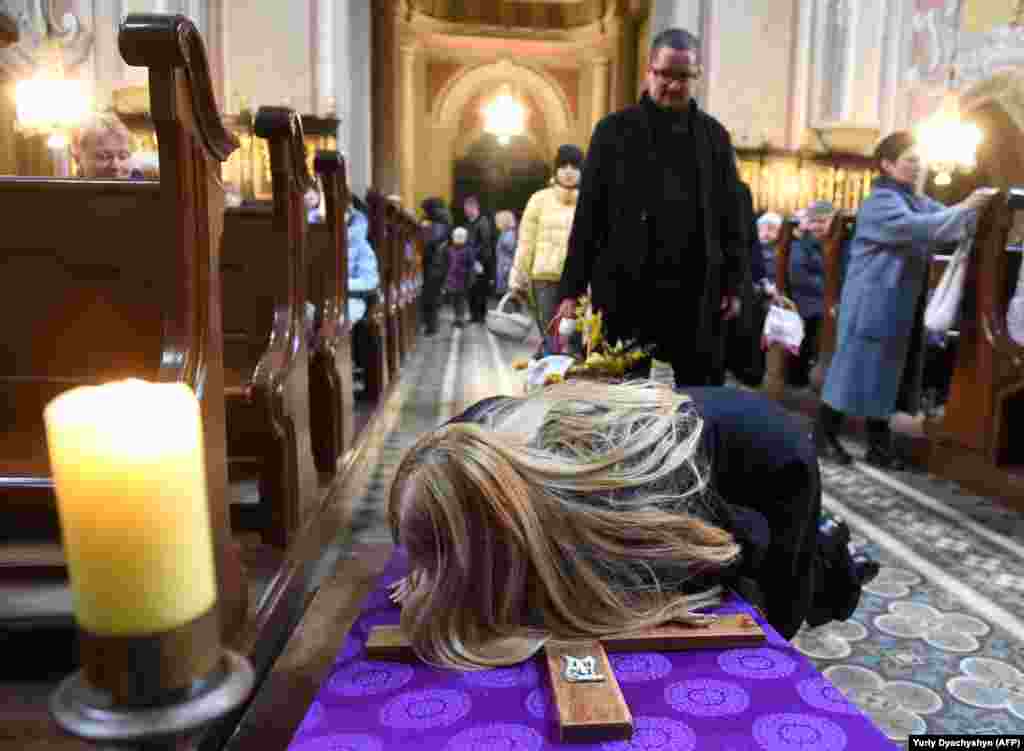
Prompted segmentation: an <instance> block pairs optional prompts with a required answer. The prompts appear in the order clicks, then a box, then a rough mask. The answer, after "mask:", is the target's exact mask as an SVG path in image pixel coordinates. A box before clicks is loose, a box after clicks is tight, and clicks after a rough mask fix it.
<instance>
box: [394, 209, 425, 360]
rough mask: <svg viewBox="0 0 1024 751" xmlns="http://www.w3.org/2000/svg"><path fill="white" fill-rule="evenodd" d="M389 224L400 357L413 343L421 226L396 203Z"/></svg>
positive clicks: (415, 328) (410, 349) (416, 322)
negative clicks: (396, 276)
mask: <svg viewBox="0 0 1024 751" xmlns="http://www.w3.org/2000/svg"><path fill="white" fill-rule="evenodd" d="M392 205H393V207H394V211H393V213H392V218H391V226H392V227H394V228H395V230H396V231H395V233H394V238H395V240H394V242H395V247H394V249H393V250H394V253H395V264H396V265H397V268H398V269H400V272H399V274H398V289H399V292H398V298H399V328H400V331H401V343H402V347H401V357H402V360H403V361H404V359H405V358H406V357H407V356H408V354H409V353H410V352H412V350H413V348H414V347H415V345H416V331H417V325H418V314H417V310H418V295H417V292H416V289H415V284H416V282H415V278H416V266H417V264H416V260H417V257H418V256H419V255H421V254H422V250H421V248H420V243H421V238H420V234H421V233H420V228H419V225H418V223H417V222H416V217H415V216H413V215H412V214H410V213H409V212H408V211H406V210H405V209H403V208H402V207H400V206H395V205H394V204H392Z"/></svg>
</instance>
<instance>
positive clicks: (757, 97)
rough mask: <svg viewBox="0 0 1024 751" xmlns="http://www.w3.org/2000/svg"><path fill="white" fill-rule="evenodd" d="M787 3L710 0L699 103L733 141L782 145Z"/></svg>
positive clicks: (789, 23) (789, 26)
mask: <svg viewBox="0 0 1024 751" xmlns="http://www.w3.org/2000/svg"><path fill="white" fill-rule="evenodd" d="M793 5H794V4H793V3H784V2H780V1H779V0H746V1H745V2H738V3H721V2H719V3H714V4H713V8H712V9H711V14H712V19H711V23H710V28H708V29H707V31H709V32H710V36H709V38H708V42H707V43H708V44H709V45H713V46H714V47H715V48H717V49H716V50H715V51H714V52H713V53H712V54H713V59H712V61H710V65H708V66H707V74H708V76H709V80H708V88H707V92H706V95H705V96H706V101H705V109H707V110H708V111H709V112H710V113H711V114H712V115H714V116H715V117H716V118H718V119H719V120H720V121H721V122H722V124H723V125H725V127H726V128H728V129H729V131H730V133H731V134H732V138H733V143H734V145H736V146H738V147H739V146H746V147H753V146H758V145H760V144H761V143H762V141H764V142H767V143H768V144H769V145H771V146H775V147H779V148H782V147H785V142H786V129H787V122H786V119H787V107H788V103H789V98H790V87H791V81H790V69H791V65H790V61H791V56H792V51H791V50H792V47H793V43H794V40H793V34H794V14H793V10H794V8H793Z"/></svg>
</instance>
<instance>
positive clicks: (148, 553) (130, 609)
mask: <svg viewBox="0 0 1024 751" xmlns="http://www.w3.org/2000/svg"><path fill="white" fill-rule="evenodd" d="M44 419H45V422H46V437H47V443H48V447H49V453H50V464H51V466H52V469H53V477H54V484H55V486H56V491H57V507H58V512H59V515H60V526H61V536H62V538H63V543H64V553H65V556H66V558H67V563H68V574H69V578H70V581H71V594H72V598H73V603H74V611H75V617H76V619H77V621H78V624H79V626H80V627H81V628H84V629H87V630H88V631H90V632H92V633H95V634H99V635H111V636H112V635H120V636H126V635H143V634H155V633H160V632H164V631H168V630H170V629H173V628H176V627H178V626H181V625H183V624H185V623H188V622H189V621H191V620H193V619H194V618H196V617H198V616H200V615H202V614H203V613H205V612H206V611H208V610H209V609H210V608H211V607H212V606H213V604H214V602H215V601H216V596H217V589H216V577H215V575H214V555H213V536H212V534H211V529H210V513H209V508H208V505H207V496H206V474H205V467H204V464H203V443H202V422H201V418H200V411H199V401H198V399H196V396H195V394H194V393H193V392H192V390H191V389H190V388H189V387H188V386H186V385H185V384H180V383H162V384H155V383H146V382H144V381H139V380H128V381H121V382H117V383H109V384H105V385H102V386H85V387H81V388H75V389H72V390H70V391H67V392H65V393H63V394H61V395H60V396H58V397H57V398H56V399H54V400H53V401H51V402H50V403H49V404H48V405H47V407H46V409H45V411H44Z"/></svg>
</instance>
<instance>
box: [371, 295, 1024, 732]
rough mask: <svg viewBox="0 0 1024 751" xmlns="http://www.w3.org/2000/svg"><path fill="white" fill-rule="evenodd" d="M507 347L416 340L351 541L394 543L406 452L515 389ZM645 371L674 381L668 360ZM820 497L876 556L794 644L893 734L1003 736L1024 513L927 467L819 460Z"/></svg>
mask: <svg viewBox="0 0 1024 751" xmlns="http://www.w3.org/2000/svg"><path fill="white" fill-rule="evenodd" d="M536 344H537V339H536V334H534V335H533V336H532V337H531V338H529V339H527V341H525V342H522V343H515V342H509V341H507V340H503V339H499V338H496V337H494V336H493V335H492V334H490V333H489V332H488V331H487V330H486V328H484V327H483V326H479V325H467V326H466V327H465V328H462V329H458V328H453V327H452V325H451V318H450V315H449V316H445V315H442V323H441V330H440V332H439V333H438V335H437V336H435V337H433V338H420V339H419V340H418V346H417V350H416V352H415V353H414V355H413V359H412V361H411V362H410V364H409V366H407V367H405V368H403V372H402V379H403V380H402V383H401V384H400V386H401V393H402V397H401V406H400V411H399V415H398V419H397V420H396V422H395V424H394V427H393V429H392V431H391V433H390V435H389V436H388V437H387V439H386V440H385V442H384V445H383V447H382V449H381V453H380V461H379V464H378V465H377V469H376V471H375V473H374V476H373V478H372V480H371V483H370V486H369V487H368V489H367V491H366V493H365V495H364V496H363V497H362V498H361V499H360V500H359V502H358V503H357V506H356V512H355V513H356V529H355V530H354V542H355V543H357V545H358V544H364V545H380V544H381V543H390V542H391V536H390V531H389V530H388V529H387V526H386V523H385V520H384V514H383V508H384V504H385V502H386V498H385V493H386V491H387V488H388V487H389V483H390V480H391V476H392V475H393V473H394V470H395V467H396V466H397V462H398V460H399V458H400V456H401V454H402V452H403V451H404V450H405V449H406V448H407V447H408V446H410V445H411V444H412V443H413V442H414V441H415V440H416V438H417V437H418V436H419V435H420V434H422V433H423V432H424V431H426V430H428V429H430V428H431V427H434V426H435V425H437V424H439V423H440V422H442V421H443V420H446V419H448V418H449V417H450V416H452V415H453V414H457V413H458V412H459V411H461V410H462V409H464V408H465V407H466V406H469V405H470V404H472V403H474V402H476V401H477V400H478V399H481V398H484V397H486V396H491V395H494V394H496V393H509V394H515V393H520V392H521V388H522V385H521V384H522V378H523V377H522V374H521V373H519V372H516V371H513V370H512V368H511V363H512V362H513V361H515V360H516V359H519V358H525V357H529V355H530V354H531V353H532V352H533V351H534V349H535V347H536ZM653 376H654V377H655V378H656V379H658V380H662V381H670V380H671V371H670V369H668V368H667V367H659V366H658V364H656V365H655V368H654V371H653ZM822 482H823V489H824V494H825V498H824V505H825V507H826V508H828V509H829V510H830V511H833V512H834V513H837V514H838V515H840V516H842V517H844V518H845V519H846V520H847V521H848V522H849V524H850V526H851V528H852V529H853V531H854V534H855V540H854V542H855V543H856V544H862V545H866V547H867V550H868V551H869V552H870V553H871V554H872V555H874V556H875V557H877V558H878V559H879V560H880V561H881V562H882V564H883V568H882V572H881V574H880V575H879V577H878V578H877V579H876V580H875V581H874V582H872V583H871V585H869V586H868V587H867V589H866V591H865V594H864V597H863V598H862V600H861V604H860V606H859V608H858V609H857V612H856V613H855V614H854V616H853V618H852V619H851V620H850V621H848V622H846V623H842V624H840V623H835V624H830V625H826V626H823V627H821V628H819V629H814V630H804V631H802V632H800V633H799V634H798V635H797V637H795V639H794V644H795V646H796V647H797V648H798V649H800V651H801V652H803V653H804V654H805V655H807V656H808V657H809V658H810V659H811V660H812V661H813V662H814V663H815V665H816V666H817V667H818V669H819V670H821V671H822V672H823V673H824V674H825V675H826V676H827V677H828V678H829V679H830V680H831V681H832V682H833V683H834V684H835V685H836V686H837V687H838V688H840V689H841V690H843V691H844V692H845V693H846V694H847V695H848V696H850V697H851V698H852V699H853V701H854V702H855V703H857V704H858V706H860V707H861V709H862V710H863V711H864V712H865V713H867V714H868V715H869V716H870V717H871V718H872V719H873V721H874V722H875V724H876V725H877V726H878V727H879V728H880V729H882V730H883V732H885V733H886V735H888V737H890V738H891V739H892V740H893V741H905V739H906V737H907V735H909V734H910V733H923V732H930V733H966V732H971V733H978V732H986V733H1009V732H1020V729H1021V728H1022V727H1024V515H1021V514H1019V513H1016V512H1013V511H1010V510H1007V509H1005V508H1004V507H1002V506H1000V505H999V504H997V503H996V502H994V501H993V500H991V499H985V498H979V497H975V496H971V495H969V494H965V493H963V492H958V490H957V489H956V488H955V486H951V485H950V483H948V482H944V481H939V480H937V479H936V478H933V477H931V476H927V475H908V474H905V473H899V474H889V473H882V472H878V471H876V470H874V469H873V468H871V467H868V466H865V465H863V464H861V463H857V464H855V465H854V466H853V467H838V466H835V465H831V464H825V465H823V467H822Z"/></svg>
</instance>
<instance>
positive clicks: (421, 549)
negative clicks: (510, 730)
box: [388, 381, 740, 669]
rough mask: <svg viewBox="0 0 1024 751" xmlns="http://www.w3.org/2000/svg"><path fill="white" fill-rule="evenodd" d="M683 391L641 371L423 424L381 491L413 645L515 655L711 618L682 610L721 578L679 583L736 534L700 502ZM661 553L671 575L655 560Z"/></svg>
mask: <svg viewBox="0 0 1024 751" xmlns="http://www.w3.org/2000/svg"><path fill="white" fill-rule="evenodd" d="M687 401H688V398H687V397H686V396H684V395H682V394H677V393H675V392H674V391H673V390H672V389H671V388H669V387H667V386H664V385H661V384H657V383H654V382H651V381H643V382H637V383H628V384H616V385H609V384H600V383H595V382H587V381H568V382H565V383H562V384H557V385H553V386H550V387H548V388H545V389H542V390H540V391H537V392H534V393H533V394H531V395H529V396H527V397H526V398H524V399H516V400H504V401H499V402H497V404H496V406H495V408H493V409H491V410H490V411H489V413H488V414H487V416H486V417H485V418H484V420H483V424H482V425H481V424H476V423H469V422H466V423H456V424H449V425H446V426H444V427H441V428H439V429H437V430H435V431H432V432H430V433H428V434H426V435H424V436H423V437H421V438H420V439H419V440H418V441H417V442H416V444H415V445H413V446H412V448H410V449H409V451H408V452H407V453H406V454H405V456H404V457H403V458H402V461H401V463H400V464H399V467H398V471H397V472H396V475H395V479H394V481H393V483H392V486H391V490H390V493H389V498H388V521H389V523H390V525H391V530H392V534H393V536H394V538H395V542H396V543H397V544H400V545H403V546H404V547H405V548H406V550H407V552H408V554H409V562H410V571H412V572H415V577H416V578H417V585H416V586H415V587H414V588H413V589H412V590H411V591H410V593H409V594H408V595H407V597H406V599H405V601H404V603H403V609H402V627H403V630H404V631H405V632H406V634H408V635H409V637H410V639H411V641H412V644H413V647H414V649H415V650H416V652H417V654H418V655H419V656H420V658H421V659H423V660H424V661H426V662H429V663H432V664H435V665H439V666H444V667H457V668H462V669H474V668H482V667H490V666H495V665H504V664H512V663H515V662H519V661H521V660H523V659H526V658H527V657H529V656H530V655H531V654H533V653H534V652H536V651H537V650H538V649H539V648H540V647H541V646H542V645H543V643H544V641H545V640H546V639H547V638H549V637H551V636H557V637H559V638H576V637H586V638H596V637H600V636H604V635H608V634H612V633H616V632H622V631H626V630H634V629H642V628H647V627H650V626H654V625H658V624H660V623H664V622H665V621H667V620H683V621H698V622H699V621H701V620H703V619H704V618H706V616H702V615H700V614H697V613H693V612H692V610H693V609H695V608H701V607H706V606H708V605H713V604H716V603H717V602H719V601H720V595H721V588H720V587H717V586H716V587H712V588H711V589H708V590H705V591H702V592H699V593H696V594H690V595H686V594H682V593H680V592H679V591H678V584H679V583H681V582H682V581H685V580H687V579H689V578H692V577H694V576H696V575H699V574H707V573H712V572H714V571H716V570H719V569H720V568H721V567H723V566H726V565H729V564H730V563H732V562H734V561H735V560H736V559H737V557H738V556H739V553H740V548H739V545H738V544H737V543H736V541H735V540H734V539H733V537H732V535H731V534H730V533H729V532H727V531H725V530H724V529H722V528H720V527H718V526H715V525H714V524H712V523H710V522H709V521H705V519H703V518H701V515H700V514H699V513H697V509H698V507H701V506H703V507H704V508H711V507H712V506H713V497H714V496H713V494H712V493H710V492H709V489H708V488H707V482H708V472H707V468H706V466H704V464H703V461H702V460H701V458H700V455H699V453H698V451H697V447H698V441H699V439H700V435H701V430H702V426H703V422H702V420H701V418H700V417H699V415H697V413H696V410H694V409H685V408H683V409H681V407H683V405H684V404H685V403H686V402H687ZM712 516H713V514H712ZM666 565H668V566H671V567H672V568H673V572H672V577H671V578H672V579H673V582H668V581H666V580H665V579H666V576H665V575H664V573H660V574H659V573H658V572H657V571H656V569H657V568H658V567H661V568H662V569H664V568H665V567H666Z"/></svg>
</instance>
